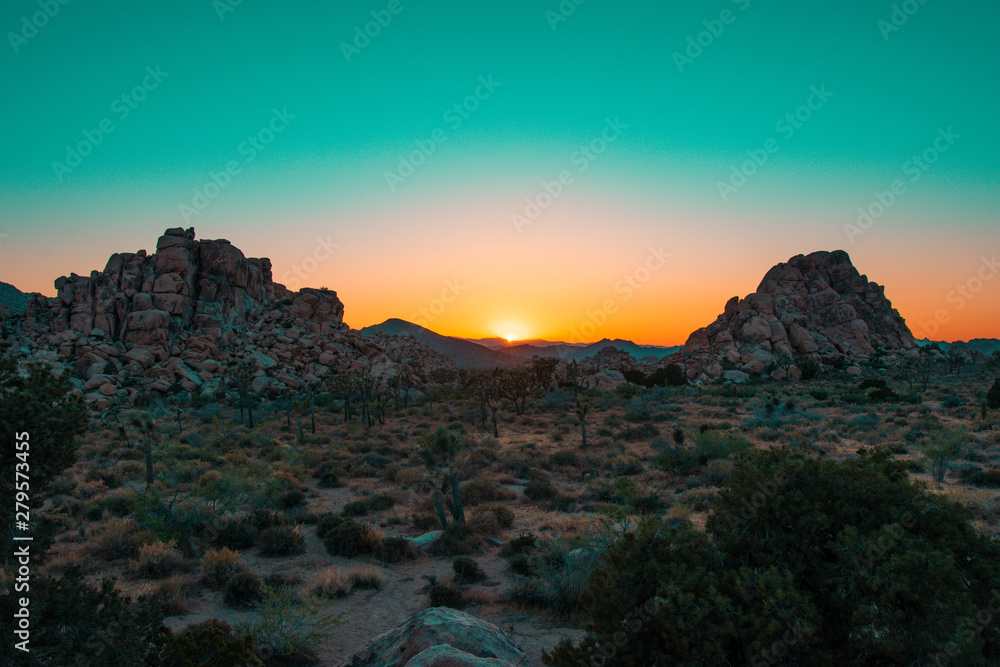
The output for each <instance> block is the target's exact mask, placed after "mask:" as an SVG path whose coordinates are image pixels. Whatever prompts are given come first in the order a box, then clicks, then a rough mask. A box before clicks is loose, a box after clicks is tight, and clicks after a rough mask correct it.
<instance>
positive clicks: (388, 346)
mask: <svg viewBox="0 0 1000 667" xmlns="http://www.w3.org/2000/svg"><path fill="white" fill-rule="evenodd" d="M365 340H368V341H371V342H372V343H374V344H375V345H378V346H379V347H380V348H381V349H382V350H383V351H384V352H385V354H386V356H387V357H389V358H390V359H392V360H393V361H394V362H396V363H398V364H405V365H406V367H407V368H408V369H409V370H411V371H412V372H413V374H414V375H416V376H417V377H418V378H420V379H421V380H423V381H425V382H427V381H432V382H441V381H447V380H448V379H454V378H455V377H457V375H458V366H457V365H456V364H455V362H454V361H452V360H451V358H450V357H448V356H447V355H444V354H441V353H440V352H436V351H434V350H433V349H431V348H430V346H428V345H425V344H424V343H421V342H420V341H419V340H417V339H416V338H414V337H413V336H408V335H405V334H395V335H394V334H386V333H380V332H375V333H369V334H367V335H365Z"/></svg>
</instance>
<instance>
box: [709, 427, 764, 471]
mask: <svg viewBox="0 0 1000 667" xmlns="http://www.w3.org/2000/svg"><path fill="white" fill-rule="evenodd" d="M695 441H696V443H697V445H696V450H695V451H696V452H697V454H698V458H699V460H703V461H705V462H706V463H707V462H708V461H712V460H713V459H727V458H729V457H730V456H732V455H733V454H737V453H739V452H742V451H745V450H747V449H751V448H752V447H753V443H752V442H751V441H750V440H749V439H747V438H745V437H744V436H742V435H740V434H738V433H734V432H732V431H715V430H709V431H703V432H700V433H698V435H697V436H695Z"/></svg>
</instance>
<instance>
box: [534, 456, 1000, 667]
mask: <svg viewBox="0 0 1000 667" xmlns="http://www.w3.org/2000/svg"><path fill="white" fill-rule="evenodd" d="M928 571H932V572H933V573H934V576H933V577H928V576H927V572H928ZM997 590H1000V545H998V543H997V542H995V541H994V540H992V539H990V538H989V537H986V536H984V535H981V534H980V533H978V532H977V531H976V530H975V529H974V528H973V527H972V526H971V525H970V524H969V522H968V513H967V512H966V511H965V510H964V509H963V508H962V507H960V506H959V505H957V504H955V503H953V502H951V501H949V500H947V499H946V498H943V497H941V496H938V495H930V494H929V493H928V492H927V491H926V489H925V488H924V487H923V486H921V485H919V484H915V483H913V482H911V481H910V480H909V475H908V473H907V471H906V468H905V466H904V465H903V464H900V463H898V462H894V461H892V460H891V459H890V457H889V454H888V452H885V451H881V450H872V451H867V452H866V453H864V454H863V455H861V456H859V457H858V458H855V459H848V460H846V461H843V462H837V461H832V460H828V459H823V458H820V459H811V458H806V457H804V456H803V455H802V454H801V452H795V451H792V450H789V449H772V450H760V451H753V452H750V453H748V454H747V455H746V456H745V457H743V458H742V459H741V460H739V461H738V462H737V464H736V465H735V466H734V469H733V471H732V474H731V475H730V476H729V478H728V480H727V483H726V485H725V486H724V487H723V488H722V489H721V490H720V492H719V496H718V498H717V499H716V500H715V501H714V503H713V512H712V514H711V515H710V516H709V519H708V522H707V533H700V532H698V531H696V530H695V529H694V528H693V527H692V526H691V525H690V524H688V523H687V522H680V523H679V522H677V521H672V522H664V521H654V520H649V521H646V522H643V523H641V524H640V525H639V526H638V527H637V528H635V529H633V530H630V531H628V532H626V533H624V534H623V535H622V536H621V537H620V539H618V540H616V541H613V542H612V543H611V546H610V547H609V548H608V549H607V551H606V552H605V554H604V556H603V557H602V558H601V560H600V562H599V564H598V566H597V568H596V569H595V571H594V573H593V575H592V576H591V577H590V579H589V582H588V584H587V588H586V590H585V591H584V593H583V595H582V605H581V606H582V609H583V610H584V612H585V614H586V618H587V630H588V635H587V637H586V638H585V639H584V640H583V641H582V642H581V643H580V644H579V645H576V646H574V645H572V644H570V643H569V642H564V643H563V644H561V645H560V646H558V647H557V648H556V649H555V650H553V651H551V652H548V653H545V654H544V656H543V659H544V661H545V662H546V664H548V665H559V666H564V665H565V666H568V665H577V664H583V663H587V662H590V661H593V660H603V661H604V662H602V663H601V664H616V665H618V664H620V665H645V664H774V662H775V661H776V660H778V659H779V658H778V657H777V656H779V655H782V654H778V653H775V652H774V651H775V648H776V647H777V648H780V649H781V651H782V652H783V657H780V660H782V661H783V662H782V663H781V664H795V665H807V666H812V665H830V664H866V665H888V664H936V663H939V662H940V661H942V660H944V661H947V662H949V663H951V664H995V663H996V662H997V660H998V659H1000V627H996V626H995V624H991V623H977V620H976V619H977V614H979V613H980V612H981V611H982V610H984V609H986V608H988V605H990V604H994V605H995V596H996V591H997ZM622 633H624V636H625V637H627V641H626V642H621V641H616V640H617V639H618V638H619V637H621V636H622ZM789 636H792V637H794V641H789V640H788V637H789ZM956 637H962V638H963V639H962V641H961V642H958V641H955V638H956Z"/></svg>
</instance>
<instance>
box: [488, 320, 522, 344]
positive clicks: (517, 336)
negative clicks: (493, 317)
mask: <svg viewBox="0 0 1000 667" xmlns="http://www.w3.org/2000/svg"><path fill="white" fill-rule="evenodd" d="M495 331H496V334H497V335H498V336H500V337H501V338H503V339H504V340H505V341H507V342H508V343H513V342H515V341H519V340H524V327H523V326H521V325H519V324H513V323H510V322H507V323H505V324H501V325H499V326H497V327H496V329H495Z"/></svg>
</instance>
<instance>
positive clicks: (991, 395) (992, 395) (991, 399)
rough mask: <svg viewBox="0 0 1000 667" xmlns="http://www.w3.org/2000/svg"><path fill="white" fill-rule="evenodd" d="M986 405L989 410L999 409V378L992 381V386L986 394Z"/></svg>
mask: <svg viewBox="0 0 1000 667" xmlns="http://www.w3.org/2000/svg"><path fill="white" fill-rule="evenodd" d="M986 405H988V406H989V407H990V408H991V409H993V410H996V409H997V408H1000V378H997V379H996V380H994V381H993V386H992V387H990V390H989V391H988V392H986Z"/></svg>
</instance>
